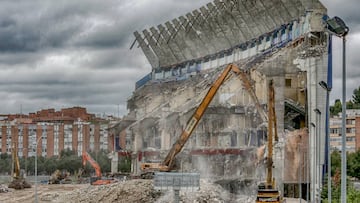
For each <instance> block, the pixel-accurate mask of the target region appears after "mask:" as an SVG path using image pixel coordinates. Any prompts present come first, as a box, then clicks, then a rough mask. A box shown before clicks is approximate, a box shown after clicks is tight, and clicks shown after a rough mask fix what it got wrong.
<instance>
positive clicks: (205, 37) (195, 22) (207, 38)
mask: <svg viewBox="0 0 360 203" xmlns="http://www.w3.org/2000/svg"><path fill="white" fill-rule="evenodd" d="M194 13H196V14H195V16H194V15H193V14H192V13H187V14H186V17H187V18H188V19H189V21H191V22H192V26H193V28H194V29H195V30H196V31H197V35H198V36H199V38H200V40H201V41H202V42H203V43H204V46H205V47H206V50H207V54H211V53H214V52H215V46H213V44H212V43H211V42H212V41H213V40H214V38H213V37H212V35H209V32H204V26H203V25H204V24H203V21H202V22H201V20H200V18H199V15H201V14H200V12H198V11H194Z"/></svg>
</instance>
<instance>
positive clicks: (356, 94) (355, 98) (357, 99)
mask: <svg viewBox="0 0 360 203" xmlns="http://www.w3.org/2000/svg"><path fill="white" fill-rule="evenodd" d="M352 102H353V103H354V105H355V106H357V107H360V87H358V88H356V89H354V91H353V95H352Z"/></svg>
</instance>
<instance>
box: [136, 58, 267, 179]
mask: <svg viewBox="0 0 360 203" xmlns="http://www.w3.org/2000/svg"><path fill="white" fill-rule="evenodd" d="M230 73H234V74H235V75H236V76H239V78H240V79H241V80H242V82H243V86H244V88H245V89H246V90H247V91H248V92H249V94H250V96H251V97H252V99H253V100H254V102H255V107H256V108H257V109H258V112H260V116H261V118H262V120H263V121H266V120H267V117H266V113H264V110H263V109H262V107H261V105H260V104H259V101H258V99H257V97H256V95H255V91H254V90H253V89H252V86H251V82H250V81H249V79H248V78H247V76H246V73H245V72H244V71H242V70H240V69H239V68H238V66H237V65H235V64H229V65H228V66H227V67H226V68H225V69H224V70H223V72H222V73H221V74H220V76H219V77H218V78H217V79H216V81H215V82H214V83H213V84H212V86H211V87H210V89H209V91H208V92H207V94H206V95H205V97H204V98H203V100H202V101H201V103H200V105H199V106H198V107H197V109H196V110H195V112H194V114H193V115H192V116H191V117H190V119H189V120H188V122H187V123H186V127H185V129H184V130H183V132H182V134H181V135H180V137H179V138H178V140H177V141H176V142H175V143H174V145H173V146H172V147H171V149H170V151H169V152H168V154H167V156H166V157H165V159H164V161H163V162H162V163H142V164H141V165H140V167H141V170H142V174H141V177H142V178H145V179H148V178H152V175H153V173H154V172H156V171H161V172H168V171H171V170H173V169H174V161H175V156H176V155H177V154H178V153H179V152H180V151H181V150H182V148H183V147H184V145H185V143H186V142H187V140H188V139H189V138H190V136H191V133H192V132H193V130H194V129H195V127H196V126H197V124H198V123H199V121H200V119H201V117H202V116H203V114H204V112H205V110H206V109H207V107H208V106H209V104H210V102H211V101H212V99H213V98H214V96H215V94H216V92H217V91H218V89H219V88H220V86H221V85H222V84H223V83H224V82H225V81H226V80H227V79H228V78H229V77H230V76H231V74H230Z"/></svg>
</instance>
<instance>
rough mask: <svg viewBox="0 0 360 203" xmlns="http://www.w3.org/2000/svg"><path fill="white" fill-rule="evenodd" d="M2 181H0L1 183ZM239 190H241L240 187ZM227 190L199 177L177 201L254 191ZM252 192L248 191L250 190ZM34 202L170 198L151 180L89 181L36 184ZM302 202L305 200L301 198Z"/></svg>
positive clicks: (162, 201)
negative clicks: (197, 184)
mask: <svg viewBox="0 0 360 203" xmlns="http://www.w3.org/2000/svg"><path fill="white" fill-rule="evenodd" d="M4 186H5V185H2V187H4ZM240 192H241V191H240ZM245 193H249V194H237V195H235V194H230V193H229V192H228V191H226V190H224V189H223V188H222V187H221V186H219V185H217V184H213V183H212V182H211V181H209V180H201V182H200V190H197V191H187V192H180V201H181V202H184V203H186V202H191V203H226V202H242V203H248V202H254V200H255V199H254V197H255V194H254V193H252V192H249V191H246V192H245ZM250 193H252V194H250ZM37 195H38V202H40V203H46V202H54V203H63V202H69V203H71V202H73V203H98V202H103V203H107V202H120V203H121V202H124V203H125V202H126V203H127V202H144V203H145V202H146V203H151V202H154V203H170V202H173V198H174V196H173V195H174V193H173V192H172V191H158V190H155V189H154V187H153V184H152V181H151V180H140V179H139V180H127V181H119V182H116V183H112V184H109V185H101V186H92V185H90V184H57V185H48V184H39V185H38V188H37ZM0 202H6V203H18V202H21V203H33V202H35V187H34V185H33V187H32V188H27V189H23V190H14V189H9V192H6V193H1V194H0ZM286 202H287V203H292V202H299V200H298V199H287V200H286ZM302 202H305V201H302Z"/></svg>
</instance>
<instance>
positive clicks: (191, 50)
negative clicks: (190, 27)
mask: <svg viewBox="0 0 360 203" xmlns="http://www.w3.org/2000/svg"><path fill="white" fill-rule="evenodd" d="M172 23H173V24H174V26H175V28H176V29H177V34H176V35H179V36H180V37H181V38H182V39H183V43H184V44H185V47H186V52H187V54H189V55H191V56H192V57H190V58H188V59H191V58H197V56H198V55H197V53H196V47H194V42H193V41H191V40H189V39H188V38H187V37H186V36H185V35H186V32H185V27H184V26H185V25H182V24H181V23H180V22H179V20H178V19H174V20H172Z"/></svg>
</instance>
